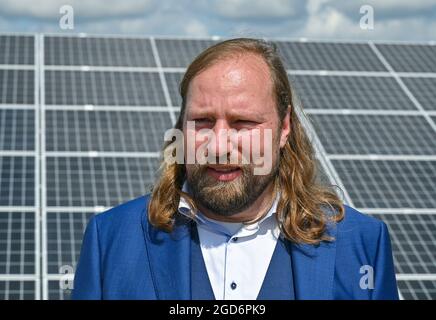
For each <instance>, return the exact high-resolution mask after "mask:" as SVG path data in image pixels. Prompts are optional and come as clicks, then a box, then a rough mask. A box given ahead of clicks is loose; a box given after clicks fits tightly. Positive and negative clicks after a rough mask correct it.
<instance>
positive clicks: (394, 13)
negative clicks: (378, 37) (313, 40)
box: [326, 0, 436, 20]
mask: <svg viewBox="0 0 436 320" xmlns="http://www.w3.org/2000/svg"><path fill="white" fill-rule="evenodd" d="M326 5H327V6H328V7H332V8H335V9H336V10H337V11H340V12H343V13H345V14H346V15H348V16H349V17H354V16H357V15H359V8H360V7H361V6H362V5H370V6H371V7H373V8H374V13H375V14H374V15H375V16H376V17H377V18H378V19H398V18H402V17H417V16H421V17H430V16H433V20H436V3H435V1H434V0H413V1H410V0H383V1H380V0H357V1H350V0H329V1H328V2H327V3H326Z"/></svg>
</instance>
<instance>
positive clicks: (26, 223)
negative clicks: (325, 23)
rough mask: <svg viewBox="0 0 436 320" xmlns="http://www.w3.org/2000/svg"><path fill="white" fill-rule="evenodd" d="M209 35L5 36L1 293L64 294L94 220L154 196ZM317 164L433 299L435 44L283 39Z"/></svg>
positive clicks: (0, 39) (412, 285) (412, 288)
mask: <svg viewBox="0 0 436 320" xmlns="http://www.w3.org/2000/svg"><path fill="white" fill-rule="evenodd" d="M214 42H215V40H212V39H201V40H200V39H170V38H165V39H162V38H159V39H157V38H149V37H146V38H119V37H109V36H99V37H95V36H86V35H85V36H82V35H81V36H74V35H68V36H66V35H18V34H13V35H0V299H68V298H69V295H70V292H71V291H70V288H71V287H70V285H71V279H72V277H73V274H72V272H74V268H75V267H76V264H77V260H78V255H79V252H80V247H81V241H82V236H83V232H84V229H85V226H86V224H87V222H88V220H89V219H90V217H91V216H93V215H94V214H97V213H99V212H102V211H104V210H105V209H107V208H110V207H112V206H115V205H117V204H119V203H122V202H125V201H127V200H130V199H132V198H135V197H137V196H140V195H142V194H144V193H146V192H148V187H149V186H150V185H151V183H152V181H153V179H154V178H155V173H156V170H157V168H158V157H159V150H160V146H161V145H162V142H163V133H164V132H165V130H166V129H168V128H170V127H172V126H173V125H174V123H175V121H176V117H177V116H178V110H179V106H180V97H179V96H178V84H179V82H180V79H181V77H182V76H183V72H184V70H185V68H186V66H187V65H188V64H189V62H190V61H191V60H192V59H193V57H195V55H197V54H198V53H199V52H201V51H202V50H203V49H205V48H207V47H208V46H210V45H211V44H213V43H214ZM276 44H277V45H278V48H279V50H280V52H281V54H282V56H283V60H284V62H285V64H286V68H287V70H288V73H289V78H290V79H291V81H292V83H293V84H294V86H295V88H296V90H297V93H298V94H299V96H300V98H301V101H302V103H303V106H304V108H305V111H306V113H307V114H308V116H309V119H310V122H307V123H306V129H307V130H308V131H309V133H310V134H311V136H312V137H313V142H314V144H315V147H316V150H317V156H318V159H319V160H320V162H321V163H322V165H323V169H324V171H325V172H326V174H327V175H328V177H329V179H330V181H332V182H334V183H336V184H338V185H339V186H341V187H342V188H343V190H344V200H345V202H346V203H348V204H349V205H351V206H353V207H355V208H357V209H358V210H360V211H362V212H364V213H367V214H371V215H373V216H375V217H377V218H379V219H382V220H383V221H385V222H386V223H387V224H388V226H389V228H390V233H391V238H392V244H393V251H394V259H395V264H396V272H397V279H398V285H399V289H400V294H401V296H402V297H403V298H405V299H435V298H436V124H435V123H436V69H435V68H436V46H435V45H434V44H430V43H429V44H394V43H373V42H356V43H346V42H308V41H276Z"/></svg>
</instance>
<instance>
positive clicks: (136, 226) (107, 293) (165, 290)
mask: <svg viewBox="0 0 436 320" xmlns="http://www.w3.org/2000/svg"><path fill="white" fill-rule="evenodd" d="M149 199H150V196H149V195H146V196H142V197H139V198H137V199H134V200H131V201H129V202H126V203H124V204H121V205H119V206H117V207H114V208H112V209H110V210H108V211H106V212H104V213H102V214H99V215H96V216H94V217H93V218H91V220H90V221H89V223H88V226H87V228H86V231H85V235H84V239H83V243H82V250H81V254H80V259H79V263H78V265H77V270H76V273H75V279H74V289H73V293H72V298H73V299H193V298H198V296H197V295H194V294H193V288H192V286H193V284H192V283H193V282H192V278H193V275H192V270H193V268H191V264H192V259H191V255H193V254H194V251H195V250H194V251H193V249H192V248H193V245H192V244H193V241H194V238H195V232H193V230H195V229H196V228H192V224H191V223H181V224H180V225H178V226H176V227H175V229H174V231H173V232H172V233H166V232H163V231H160V230H158V229H156V228H154V227H153V226H151V225H150V224H149V223H148V219H147V207H148V201H149ZM345 208H346V211H345V218H344V220H342V221H341V222H339V223H338V224H336V225H332V226H330V227H329V230H328V232H329V234H330V235H331V236H333V237H335V239H336V240H335V241H333V242H322V243H321V244H320V245H318V246H313V245H296V244H294V243H291V242H289V241H287V240H284V241H283V242H284V243H286V245H287V246H288V247H289V248H290V250H289V251H284V252H287V253H286V255H288V257H289V258H290V261H291V265H292V272H291V274H292V286H293V293H292V297H293V298H295V299H398V291H397V285H396V280H395V272H394V265H393V259H392V251H391V244H390V239H389V234H388V230H387V227H386V224H385V223H383V222H382V221H380V220H377V219H375V218H372V217H369V216H367V215H363V214H362V213H360V212H358V211H356V210H355V209H353V208H351V207H348V206H345ZM196 252H197V251H196ZM198 252H200V251H198ZM198 252H197V253H198ZM200 256H201V254H200ZM272 264H273V263H272V262H271V264H270V268H271V265H272ZM276 265H278V264H277V263H276ZM275 268H276V269H275V270H274V272H269V273H268V274H267V276H266V278H265V279H267V278H268V281H269V283H268V285H266V288H264V289H265V291H268V290H270V292H271V293H272V292H273V291H274V290H277V288H274V285H273V284H274V283H283V282H282V281H281V279H278V278H279V277H280V278H283V276H284V273H283V270H282V271H280V267H278V269H277V266H276V267H275ZM201 270H203V271H200V273H201V272H203V273H206V271H205V268H203V269H201ZM197 273H198V272H197ZM285 275H286V274H285ZM371 276H372V278H371ZM195 277H197V278H198V277H199V276H198V274H196V275H195ZM201 277H202V276H201V275H200V278H201ZM275 278H277V279H275ZM202 279H205V281H206V282H207V279H208V278H207V276H204V275H203V278H202ZM371 279H372V281H371ZM264 284H265V283H264ZM208 287H209V288H210V286H208ZM212 297H213V296H212ZM262 297H266V298H268V297H269V295H268V292H266V293H265V294H262ZM271 297H274V295H271Z"/></svg>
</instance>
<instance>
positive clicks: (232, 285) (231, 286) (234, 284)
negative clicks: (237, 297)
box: [230, 282, 237, 290]
mask: <svg viewBox="0 0 436 320" xmlns="http://www.w3.org/2000/svg"><path fill="white" fill-rule="evenodd" d="M236 287H237V285H236V283H234V282H232V284H231V285H230V288H232V290H235V289H236Z"/></svg>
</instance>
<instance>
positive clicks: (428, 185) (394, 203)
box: [332, 160, 436, 208]
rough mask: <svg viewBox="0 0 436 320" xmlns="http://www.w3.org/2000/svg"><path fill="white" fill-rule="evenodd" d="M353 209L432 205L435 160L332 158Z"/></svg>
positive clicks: (434, 203)
mask: <svg viewBox="0 0 436 320" xmlns="http://www.w3.org/2000/svg"><path fill="white" fill-rule="evenodd" d="M332 163H333V165H334V167H335V169H336V171H337V172H338V174H339V176H340V177H341V179H342V181H343V183H344V185H345V188H346V190H347V191H348V193H349V194H350V196H351V199H352V200H353V203H354V205H355V206H356V207H357V208H435V207H436V188H435V187H434V186H435V181H436V161H424V160H423V161H411V160H332Z"/></svg>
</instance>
